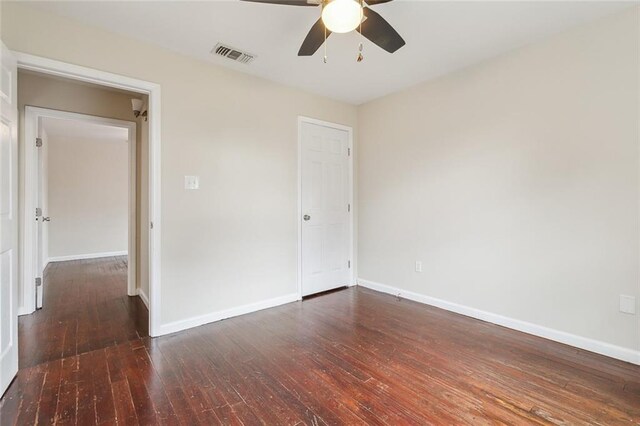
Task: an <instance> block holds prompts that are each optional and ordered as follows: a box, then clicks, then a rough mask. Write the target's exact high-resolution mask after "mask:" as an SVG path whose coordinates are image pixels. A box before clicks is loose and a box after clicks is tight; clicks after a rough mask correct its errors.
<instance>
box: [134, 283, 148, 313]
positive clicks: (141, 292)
mask: <svg viewBox="0 0 640 426" xmlns="http://www.w3.org/2000/svg"><path fill="white" fill-rule="evenodd" d="M136 294H137V295H138V297H140V300H142V303H144V305H145V306H146V307H147V309H149V296H147V293H145V292H144V290H143V289H141V288H139V287H138V288H137V289H136Z"/></svg>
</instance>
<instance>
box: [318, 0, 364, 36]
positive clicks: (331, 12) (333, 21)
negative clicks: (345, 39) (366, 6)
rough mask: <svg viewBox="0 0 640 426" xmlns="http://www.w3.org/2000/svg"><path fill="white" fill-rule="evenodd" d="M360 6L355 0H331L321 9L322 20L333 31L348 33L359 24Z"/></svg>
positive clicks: (360, 17)
mask: <svg viewBox="0 0 640 426" xmlns="http://www.w3.org/2000/svg"><path fill="white" fill-rule="evenodd" d="M361 21H362V7H361V5H360V3H359V2H358V1H356V0H332V1H330V2H329V3H327V4H326V5H325V6H324V8H323V9H322V22H324V25H325V26H326V27H327V29H328V30H329V31H331V32H333V33H348V32H351V31H353V30H355V29H356V28H358V25H360V22H361Z"/></svg>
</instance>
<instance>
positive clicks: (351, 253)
mask: <svg viewBox="0 0 640 426" xmlns="http://www.w3.org/2000/svg"><path fill="white" fill-rule="evenodd" d="M303 123H310V124H315V125H318V126H325V127H330V128H332V129H337V130H343V131H345V132H347V134H348V148H349V150H350V155H349V159H348V165H349V176H348V178H349V185H348V186H349V194H348V198H349V204H351V214H350V215H349V258H350V259H351V269H350V271H349V286H353V285H355V284H356V279H355V277H357V276H358V275H357V273H356V269H357V264H358V262H357V260H356V258H355V247H354V241H355V228H354V217H355V214H356V211H357V210H356V206H355V204H354V202H353V197H354V190H353V187H354V181H353V157H354V155H355V152H354V149H353V128H352V127H349V126H345V125H343V124H337V123H331V122H329V121H323V120H318V119H316V118H311V117H305V116H302V115H301V116H298V206H297V208H298V212H297V214H298V215H297V224H298V298H299V299H302V292H303V290H302V215H303V212H302V124H303Z"/></svg>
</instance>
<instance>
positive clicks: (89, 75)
mask: <svg viewBox="0 0 640 426" xmlns="http://www.w3.org/2000/svg"><path fill="white" fill-rule="evenodd" d="M13 54H14V56H15V57H16V59H17V61H18V68H19V69H24V70H30V71H35V72H39V73H43V74H48V75H54V76H59V77H64V78H68V79H72V80H77V81H83V82H87V83H92V84H97V85H100V86H106V87H113V88H117V89H123V90H127V91H130V92H135V93H141V94H144V95H147V96H148V98H149V100H148V107H149V108H148V116H147V119H148V121H149V224H147V226H149V247H148V249H149V294H148V298H149V335H150V336H151V337H156V336H159V335H161V317H160V313H161V312H162V308H161V304H162V297H161V296H162V295H161V290H162V285H161V270H162V268H161V241H162V238H161V231H162V218H161V205H162V204H161V193H162V191H161V176H162V175H161V153H162V147H161V137H160V130H161V88H160V85H159V84H157V83H152V82H149V81H144V80H139V79H135V78H131V77H126V76H122V75H119V74H114V73H110V72H106V71H101V70H96V69H93V68H87V67H83V66H79V65H74V64H69V63H66V62H61V61H56V60H53V59H48V58H44V57H41V56H36V55H31V54H27V53H22V52H15V51H14V52H13ZM23 172H24V170H23ZM22 177H23V179H24V176H22ZM23 182H24V180H23ZM25 183H26V182H25ZM19 196H20V197H24V193H21V194H20V195H19ZM25 211H26V209H25ZM21 228H23V229H21V235H20V237H21V238H20V239H21V244H24V242H25V239H24V227H22V226H21ZM23 247H24V246H23ZM20 285H21V286H22V287H23V288H24V282H23V280H20ZM32 300H33V305H34V306H35V298H32ZM24 309H25V308H24V307H23V310H24Z"/></svg>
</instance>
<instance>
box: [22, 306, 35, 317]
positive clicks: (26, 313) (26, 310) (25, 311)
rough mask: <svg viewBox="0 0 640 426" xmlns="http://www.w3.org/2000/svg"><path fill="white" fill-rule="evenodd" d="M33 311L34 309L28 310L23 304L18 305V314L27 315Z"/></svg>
mask: <svg viewBox="0 0 640 426" xmlns="http://www.w3.org/2000/svg"><path fill="white" fill-rule="evenodd" d="M34 312H35V311H32V310H30V309H28V308H25V307H23V306H19V307H18V316H22V315H29V314H32V313H34Z"/></svg>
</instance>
